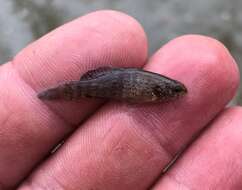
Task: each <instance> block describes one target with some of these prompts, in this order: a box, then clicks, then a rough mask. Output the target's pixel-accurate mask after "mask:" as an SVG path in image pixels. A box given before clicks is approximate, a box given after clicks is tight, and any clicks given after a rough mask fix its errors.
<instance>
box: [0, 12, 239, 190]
mask: <svg viewBox="0 0 242 190" xmlns="http://www.w3.org/2000/svg"><path fill="white" fill-rule="evenodd" d="M160 32H161V35H162V31H160ZM147 49H148V47H147V39H146V35H145V33H144V31H143V29H142V28H141V26H140V25H139V24H138V23H137V21H135V20H134V19H132V18H131V17H129V16H127V15H125V14H122V13H118V12H114V11H99V12H95V13H91V14H89V15H86V16H83V17H81V18H79V19H77V20H75V21H73V22H71V23H68V24H67V25H64V26H62V27H60V28H58V29H56V30H55V31H53V32H51V33H49V34H47V35H46V36H44V37H43V38H41V39H39V40H38V41H36V42H34V43H32V44H31V45H29V46H28V47H26V48H25V49H24V50H22V51H21V52H20V53H19V54H17V55H16V56H15V57H14V59H13V60H12V61H10V62H9V63H6V64H4V65H2V66H1V67H0V86H1V88H0V97H1V98H0V124H1V125H0V126H1V129H0V139H1V140H0V189H3V190H5V189H14V187H17V189H20V190H30V189H58V190H59V189H68V190H69V189H71V190H72V189H73V190H74V189H75V190H76V189H85V190H86V189H92V190H94V189H105V190H109V189H115V190H119V189H120V190H121V189H122V190H123V189H137V190H141V189H149V188H151V189H155V190H163V189H169V190H173V189H182V190H183V189H185V190H187V189H221V187H223V189H241V188H242V180H241V178H242V149H241V146H242V124H241V123H242V109H241V107H232V108H225V106H226V104H227V103H228V102H229V101H230V100H231V99H232V98H233V97H234V95H235V93H236V90H237V87H238V84H239V72H238V68H237V66H236V64H235V61H234V60H233V58H232V57H231V55H230V53H229V52H228V51H227V50H226V48H225V47H224V46H223V45H222V44H221V43H220V42H218V41H216V40H214V39H212V38H208V37H204V36H198V35H186V36H182V37H179V38H176V39H174V40H172V41H171V42H169V43H167V44H166V45H165V46H163V47H161V48H160V49H159V50H158V51H157V52H156V53H155V54H154V55H152V56H151V57H150V58H148V56H147ZM106 65H112V66H116V67H144V69H147V70H150V71H153V72H157V73H160V74H163V75H166V76H169V77H171V78H174V79H176V80H178V81H181V82H182V83H184V84H185V85H186V87H187V88H188V94H187V95H186V96H184V97H183V98H181V99H179V100H176V101H172V102H170V103H165V104H155V105H154V104H152V105H129V104H122V103H118V102H108V103H104V102H102V101H100V100H86V99H85V100H80V101H79V102H63V101H59V102H46V101H41V100H39V99H38V98H37V96H36V95H37V92H39V91H40V90H42V89H43V88H46V87H49V86H51V85H55V84H56V83H58V82H60V81H64V80H73V79H78V78H79V77H80V76H81V74H83V73H85V72H86V71H87V70H90V69H93V68H96V67H100V66H106ZM103 103H104V104H103ZM211 120H213V122H211ZM201 130H203V132H202V134H201ZM199 131H200V132H199ZM194 135H197V138H196V140H195V141H194V142H193V143H191V145H190V146H189V147H188V148H187V149H186V150H185V151H184V154H183V155H182V157H180V158H179V159H178V160H177V162H176V163H175V164H174V165H173V167H171V168H170V169H169V170H168V171H167V172H166V173H165V174H163V175H161V174H162V170H163V169H164V168H165V166H166V165H167V163H168V162H169V161H171V159H172V158H173V157H174V156H175V155H176V153H177V152H179V151H180V149H181V148H183V147H184V146H185V145H186V144H187V143H188V142H190V141H191V139H192V137H193V136H194ZM64 138H65V139H66V140H65V143H64V144H63V145H62V146H61V147H60V148H59V149H58V151H56V152H55V153H53V154H52V155H50V154H49V153H50V151H51V150H52V149H53V148H54V147H55V146H57V145H58V144H59V142H61V141H62V140H63V139H64Z"/></svg>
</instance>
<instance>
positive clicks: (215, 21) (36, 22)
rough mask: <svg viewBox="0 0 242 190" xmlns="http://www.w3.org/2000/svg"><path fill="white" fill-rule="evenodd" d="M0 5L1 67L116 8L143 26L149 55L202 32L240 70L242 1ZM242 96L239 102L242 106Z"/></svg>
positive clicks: (83, 0) (84, 0)
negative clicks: (52, 35)
mask: <svg viewBox="0 0 242 190" xmlns="http://www.w3.org/2000/svg"><path fill="white" fill-rule="evenodd" d="M0 4H1V8H0V36H1V37H0V63H4V62H6V61H8V60H9V59H11V57H12V56H14V55H15V54H16V53H17V52H18V51H19V50H21V49H22V48H23V47H25V46H26V45H27V44H28V43H30V42H31V41H33V40H35V39H37V38H39V37H40V36H42V35H44V34H45V33H47V32H48V31H50V30H52V29H54V28H55V27H57V26H59V25H62V24H63V23H65V22H67V21H70V20H72V19H74V18H76V17H79V16H81V15H83V14H86V13H89V12H91V11H95V10H99V9H115V10H119V11H123V12H125V13H127V14H129V15H131V16H133V17H135V18H136V19H137V20H138V21H139V22H140V23H141V24H142V25H143V27H144V29H145V31H146V33H147V35H148V38H149V44H150V49H149V50H150V53H152V52H154V51H155V50H156V49H158V48H159V47H160V46H161V45H162V44H164V43H166V42H167V41H168V40H170V39H172V38H174V37H176V36H179V35H182V34H187V33H198V34H204V35H209V36H212V37H215V38H217V39H219V40H220V41H222V42H223V43H224V44H225V45H226V46H227V47H228V49H229V50H230V51H231V52H232V54H233V56H234V57H235V58H236V60H237V63H238V64H239V66H240V68H242V64H241V63H240V58H241V55H242V12H241V11H240V7H242V1H240V0H230V1H228V0H196V1H193V0H182V1H181V0H152V1H147V0H116V1H113V0H68V1H66V0H21V1H20V0H9V1H6V0H0ZM240 94H242V93H240ZM240 94H239V95H238V97H237V101H236V102H239V103H242V101H240V99H242V98H240V97H241V95H240Z"/></svg>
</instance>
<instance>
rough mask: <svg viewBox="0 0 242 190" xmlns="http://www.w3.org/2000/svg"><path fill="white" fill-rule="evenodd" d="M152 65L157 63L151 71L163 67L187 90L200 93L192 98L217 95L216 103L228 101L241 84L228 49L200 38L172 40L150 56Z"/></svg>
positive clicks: (193, 36)
mask: <svg viewBox="0 0 242 190" xmlns="http://www.w3.org/2000/svg"><path fill="white" fill-rule="evenodd" d="M152 62H159V64H156V66H155V64H153V65H152V69H154V67H157V68H158V67H159V68H163V69H162V70H163V71H164V74H167V75H169V76H171V77H173V78H175V79H178V80H181V81H182V82H184V83H185V84H186V86H187V87H188V90H189V91H190V89H192V91H193V92H196V93H199V94H193V95H194V97H200V96H201V95H202V96H203V97H204V96H205V97H208V96H210V97H212V94H213V95H215V94H216V95H218V94H220V97H219V98H218V99H217V100H221V101H222V102H228V101H229V100H231V99H232V97H233V96H234V95H235V92H236V90H237V88H238V85H239V81H240V77H239V69H238V66H237V64H236V62H235V60H234V58H233V57H232V56H231V54H230V53H229V51H228V50H227V48H226V47H225V46H224V45H223V44H222V43H221V42H219V41H218V40H216V39H213V38H211V37H206V36H202V35H184V36H181V37H178V38H175V39H173V40H171V41H170V42H168V43H167V44H166V45H164V46H163V47H162V48H161V49H160V50H159V51H158V52H157V53H156V54H155V55H154V56H153V58H152ZM154 70H156V68H155V69H154ZM202 89H203V90H202ZM205 89H207V90H205ZM201 90H202V91H201ZM190 94H191V93H190ZM225 99H226V101H225Z"/></svg>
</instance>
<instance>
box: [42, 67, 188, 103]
mask: <svg viewBox="0 0 242 190" xmlns="http://www.w3.org/2000/svg"><path fill="white" fill-rule="evenodd" d="M186 92H187V90H186V88H185V86H184V85H183V84H181V83H180V82H178V81H175V80H172V79H169V78H167V77H165V76H162V75H159V74H156V73H152V72H148V71H144V70H141V69H137V68H106V67H105V68H99V69H97V70H92V71H88V72H87V73H86V74H84V75H83V76H82V77H81V79H80V81H70V82H67V83H64V84H60V85H59V86H57V87H54V88H50V89H47V90H46V91H43V92H41V93H39V94H38V97H39V98H41V99H48V100H50V99H66V100H77V99H80V98H81V97H93V98H107V99H115V100H120V101H128V102H137V103H138V102H141V103H142V102H154V101H167V100H169V99H173V98H176V97H179V96H181V95H183V94H185V93H186Z"/></svg>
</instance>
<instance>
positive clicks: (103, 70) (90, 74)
mask: <svg viewBox="0 0 242 190" xmlns="http://www.w3.org/2000/svg"><path fill="white" fill-rule="evenodd" d="M112 69H113V68H112V67H99V68H97V69H95V70H90V71H87V72H86V73H84V74H83V75H82V76H81V78H80V80H91V79H95V78H98V77H101V76H104V75H106V74H107V72H108V71H111V70H112Z"/></svg>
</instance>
